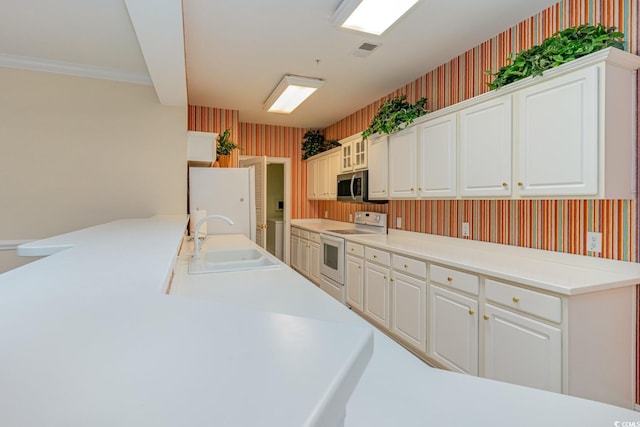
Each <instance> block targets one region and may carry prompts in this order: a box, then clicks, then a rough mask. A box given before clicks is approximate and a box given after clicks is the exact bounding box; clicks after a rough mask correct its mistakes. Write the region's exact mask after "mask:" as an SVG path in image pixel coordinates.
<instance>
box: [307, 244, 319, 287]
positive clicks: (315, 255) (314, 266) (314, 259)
mask: <svg viewBox="0 0 640 427" xmlns="http://www.w3.org/2000/svg"><path fill="white" fill-rule="evenodd" d="M309 279H311V281H313V282H314V283H316V284H317V283H320V244H318V243H316V242H309Z"/></svg>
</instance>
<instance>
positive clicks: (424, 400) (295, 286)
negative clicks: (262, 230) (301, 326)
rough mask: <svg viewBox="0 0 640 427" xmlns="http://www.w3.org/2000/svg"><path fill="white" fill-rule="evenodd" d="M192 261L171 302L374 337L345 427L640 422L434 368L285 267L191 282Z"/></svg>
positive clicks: (600, 407) (624, 413)
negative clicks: (356, 328)
mask: <svg viewBox="0 0 640 427" xmlns="http://www.w3.org/2000/svg"><path fill="white" fill-rule="evenodd" d="M296 222H297V221H296ZM325 225H326V224H325ZM329 227H331V228H332V227H334V225H330V226H329ZM210 244H211V245H212V246H214V247H217V248H219V247H225V246H227V245H228V246H229V247H243V246H252V245H253V244H252V243H251V242H249V241H248V240H247V239H244V238H242V237H239V236H235V237H234V236H212V237H210ZM189 256H190V255H189V246H185V247H184V248H183V253H182V255H181V256H180V258H179V260H178V263H177V264H176V280H175V281H174V283H173V287H172V294H174V295H179V296H182V297H187V298H194V299H200V300H206V301H211V302H217V303H224V304H226V305H229V306H235V307H238V308H239V309H247V308H249V309H254V310H265V311H272V312H279V313H287V314H292V315H295V316H304V317H311V318H316V319H325V320H330V321H334V322H337V323H341V324H351V325H360V326H363V327H367V328H370V329H371V330H372V331H373V334H374V352H373V356H372V358H371V361H370V362H369V365H368V366H367V368H366V370H365V372H364V374H363V375H362V378H361V379H360V382H359V383H358V386H357V387H356V389H355V391H354V392H353V394H352V396H351V399H350V400H349V403H348V405H347V418H346V423H345V425H346V426H347V427H388V426H403V427H410V426H421V427H422V426H468V425H479V426H492V427H495V426H509V427H511V426H522V427H526V426H531V427H534V426H535V427H539V426H582V425H594V426H595V425H598V426H600V425H602V426H608V425H614V424H613V423H614V421H621V420H625V421H639V422H640V414H639V413H637V412H633V411H629V410H626V409H622V408H618V407H614V406H611V405H607V404H603V403H599V402H592V401H588V400H584V399H579V398H575V397H571V396H566V395H560V394H555V393H550V392H544V391H541V390H536V389H532V388H526V387H520V386H516V385H512V384H507V383H502V382H497V381H491V380H487V379H482V378H478V377H472V376H467V375H462V374H458V373H454V372H449V371H443V370H440V369H435V368H431V367H429V366H428V365H426V364H425V363H423V362H422V361H421V360H419V359H417V358H416V357H415V356H413V355H412V354H411V353H410V352H408V351H407V350H405V349H404V348H402V347H401V346H399V345H398V344H397V343H395V342H394V341H393V340H391V339H390V338H389V337H387V336H386V335H384V334H383V333H381V332H379V331H378V330H377V329H376V328H374V327H372V326H370V325H369V324H368V323H367V322H366V321H365V320H363V319H362V318H361V317H359V316H358V315H356V314H355V313H353V312H351V311H350V310H348V309H347V308H346V307H345V306H343V305H342V304H340V303H339V302H338V301H336V300H335V299H333V298H332V297H330V296H329V295H327V294H326V293H325V292H323V291H322V290H320V289H319V288H318V287H316V286H315V285H314V284H312V283H311V282H309V281H308V280H306V279H305V278H304V277H302V276H301V275H300V274H298V273H297V272H295V271H293V270H291V269H290V268H288V267H285V266H283V267H282V268H281V269H279V270H264V271H260V272H244V273H243V272H233V273H219V274H216V275H213V276H211V275H210V276H209V277H207V276H202V275H199V276H193V275H192V276H190V275H188V274H186V269H187V264H188V259H189Z"/></svg>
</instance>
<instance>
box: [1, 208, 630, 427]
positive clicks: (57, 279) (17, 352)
mask: <svg viewBox="0 0 640 427" xmlns="http://www.w3.org/2000/svg"><path fill="white" fill-rule="evenodd" d="M185 224H186V220H185V218H184V217H182V216H179V217H154V218H150V219H145V220H126V221H116V222H113V223H108V224H104V225H102V226H97V227H92V228H88V229H85V230H79V231H77V232H74V233H69V234H67V235H62V236H58V237H54V238H51V239H45V240H43V241H39V242H34V243H32V244H29V245H26V246H23V247H22V248H21V252H22V253H23V254H25V255H29V254H30V255H47V254H52V253H53V255H52V256H49V257H47V258H44V259H42V260H39V261H36V262H33V263H31V264H29V265H27V266H25V267H22V268H19V269H16V270H12V271H10V272H8V273H5V274H3V275H0V328H2V341H1V344H0V346H1V347H0V349H1V351H0V362H1V363H0V378H2V384H3V386H2V388H1V389H0V424H1V425H3V426H12V427H13V426H21V427H22V426H41V425H65V426H86V425H91V426H101V425H104V426H114V425H118V426H129V425H131V426H133V425H135V426H140V425H166V426H178V425H180V426H182V425H194V426H195V425H227V426H238V425H265V426H278V427H279V426H283V425H292V426H294V425H296V426H300V425H318V426H326V425H332V424H327V423H323V422H322V421H323V419H322V418H321V417H320V414H322V413H328V412H330V411H328V408H334V409H335V408H337V407H338V406H337V405H333V404H335V403H336V401H335V400H332V399H331V398H330V396H331V395H335V393H336V392H337V393H338V395H339V396H338V397H339V398H341V399H344V401H346V400H347V397H348V393H349V392H350V390H349V384H350V382H351V381H352V380H353V379H354V378H357V377H359V376H360V373H362V376H361V378H360V380H359V381H358V382H357V385H356V386H355V389H354V390H353V393H352V394H351V397H350V398H349V399H348V403H347V406H346V419H345V422H344V425H346V426H349V427H365V426H367V427H370V426H390V425H398V426H425V425H448V426H462V425H470V424H474V425H492V426H513V425H518V426H541V425H614V422H616V421H620V422H630V421H640V414H638V413H636V412H633V411H630V410H626V409H623V408H619V407H615V406H611V405H607V404H602V403H598V402H592V401H587V400H583V399H578V398H574V397H570V396H566V395H560V394H556V393H549V392H544V391H540V390H536V389H531V388H524V387H520V386H515V385H511V384H506V383H502V382H496V381H489V380H485V379H481V378H477V377H473V376H468V375H461V374H457V373H453V372H448V371H444V370H439V369H433V368H430V367H428V366H427V365H425V364H424V363H423V362H422V361H420V360H419V359H417V358H416V357H414V356H413V355H412V354H411V353H409V352H408V351H406V350H405V349H404V348H402V347H401V346H399V345H397V344H396V343H395V342H393V341H392V340H391V339H390V338H388V337H387V336H386V335H384V334H382V333H381V332H379V331H377V330H376V329H375V328H372V327H371V326H370V325H369V324H368V323H367V322H365V321H364V320H363V319H361V318H360V317H359V316H357V315H356V314H354V313H353V312H351V311H349V310H348V309H347V308H346V307H345V306H343V305H341V304H340V303H338V302H337V301H336V300H334V299H333V298H331V297H330V296H329V295H327V294H325V293H324V292H323V291H321V290H320V289H319V288H317V287H316V286H314V285H313V284H312V283H310V282H309V281H307V280H306V279H304V278H303V277H302V276H300V275H299V274H297V273H296V272H294V271H293V270H291V269H289V268H288V267H287V266H285V265H282V266H281V267H280V268H279V269H271V270H264V271H260V272H259V273H258V272H251V271H246V272H241V271H235V272H227V273H217V274H208V275H207V274H205V275H197V276H195V275H188V274H187V264H188V260H189V252H190V250H189V247H188V245H185V246H183V249H182V251H181V252H180V256H179V257H178V259H177V261H176V256H177V255H178V250H179V247H180V242H181V240H182V237H183V232H184V226H185ZM210 240H211V244H212V245H213V246H215V247H216V248H218V249H222V248H225V247H228V246H234V247H254V244H253V243H252V242H250V241H249V240H248V239H245V238H244V237H241V236H211V237H210ZM56 252H57V253H56ZM172 271H175V275H174V278H173V281H172V283H171V295H165V294H164V291H165V289H166V287H167V286H168V285H169V282H170V278H171V273H172ZM371 334H372V335H373V354H372V355H371V359H370V360H369V361H368V364H366V361H367V356H366V355H367V349H370V347H369V344H370V341H369V339H370V337H371ZM212 337H215V339H213V338H212ZM310 337H315V338H317V339H313V340H311V339H309V338H310ZM276 344H277V347H272V346H273V345H276ZM221 361H222V363H221ZM277 362H279V363H277ZM365 364H366V367H365V366H364V365H365ZM274 367H275V368H276V370H275V371H270V370H269V369H273V368H274ZM363 371H364V372H363ZM230 372H231V373H233V374H234V375H232V376H231V375H227V374H228V373H230ZM219 375H222V376H223V379H222V380H221V379H220V377H219ZM276 383H277V384H278V386H277V388H271V389H269V388H268V386H269V385H273V384H276ZM354 384H355V383H354ZM339 386H343V387H339ZM340 390H342V392H343V393H342V394H340V393H339V391H340ZM260 393H261V394H260ZM345 393H346V394H345ZM338 400H339V399H338ZM323 402H324V403H323ZM323 410H326V411H323ZM333 415H336V414H335V413H334V414H333ZM203 417H204V418H203ZM234 417H239V418H234ZM337 418H338V417H334V419H337ZM238 420H240V421H238Z"/></svg>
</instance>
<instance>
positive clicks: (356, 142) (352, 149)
mask: <svg viewBox="0 0 640 427" xmlns="http://www.w3.org/2000/svg"><path fill="white" fill-rule="evenodd" d="M340 144H341V146H342V155H341V160H340V172H341V173H344V172H351V171H353V170H357V169H364V168H366V167H367V141H366V140H363V139H362V134H360V133H358V134H355V135H351V136H350V137H348V138H345V139H343V140H341V141H340Z"/></svg>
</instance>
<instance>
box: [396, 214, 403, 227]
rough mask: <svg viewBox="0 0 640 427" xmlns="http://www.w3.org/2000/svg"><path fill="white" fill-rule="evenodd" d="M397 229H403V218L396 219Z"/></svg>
mask: <svg viewBox="0 0 640 427" xmlns="http://www.w3.org/2000/svg"><path fill="white" fill-rule="evenodd" d="M396 228H402V217H401V216H398V217H396Z"/></svg>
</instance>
